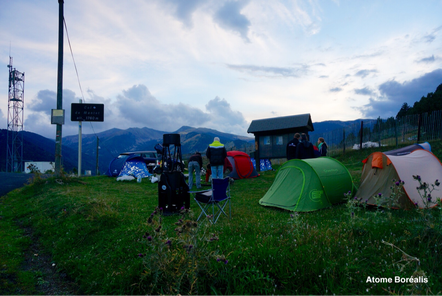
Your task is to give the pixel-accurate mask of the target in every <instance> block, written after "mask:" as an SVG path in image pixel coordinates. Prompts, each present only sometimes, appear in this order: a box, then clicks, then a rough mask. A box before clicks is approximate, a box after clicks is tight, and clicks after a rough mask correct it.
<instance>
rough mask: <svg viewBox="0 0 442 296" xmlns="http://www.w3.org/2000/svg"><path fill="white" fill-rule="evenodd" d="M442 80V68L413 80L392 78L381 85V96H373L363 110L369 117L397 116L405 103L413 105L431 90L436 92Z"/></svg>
mask: <svg viewBox="0 0 442 296" xmlns="http://www.w3.org/2000/svg"><path fill="white" fill-rule="evenodd" d="M441 82H442V69H437V70H434V71H432V72H429V73H426V74H424V75H422V76H421V77H418V78H415V79H413V80H411V81H405V82H403V83H399V82H397V81H395V80H390V81H387V82H384V83H382V84H381V85H380V86H379V92H380V96H378V97H371V98H370V99H369V104H367V105H364V106H363V107H362V109H361V112H362V114H363V115H364V116H366V117H369V118H377V117H379V116H380V117H381V118H387V117H391V116H396V114H397V112H399V110H400V108H401V106H402V105H403V103H407V104H408V105H411V106H412V105H413V104H414V103H415V102H417V101H419V100H420V99H421V98H422V97H423V96H426V95H427V94H428V93H429V92H434V91H435V90H436V88H437V86H438V85H439V84H440V83H441Z"/></svg>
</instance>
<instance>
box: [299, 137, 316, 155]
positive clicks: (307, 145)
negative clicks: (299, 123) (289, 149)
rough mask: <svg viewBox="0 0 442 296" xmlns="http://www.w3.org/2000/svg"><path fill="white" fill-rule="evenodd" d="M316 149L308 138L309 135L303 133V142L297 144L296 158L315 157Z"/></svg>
mask: <svg viewBox="0 0 442 296" xmlns="http://www.w3.org/2000/svg"><path fill="white" fill-rule="evenodd" d="M315 157H316V156H315V150H314V148H313V144H312V143H311V142H310V141H309V140H307V135H306V134H305V133H302V134H301V142H299V144H298V145H297V146H296V158H299V159H307V158H315Z"/></svg>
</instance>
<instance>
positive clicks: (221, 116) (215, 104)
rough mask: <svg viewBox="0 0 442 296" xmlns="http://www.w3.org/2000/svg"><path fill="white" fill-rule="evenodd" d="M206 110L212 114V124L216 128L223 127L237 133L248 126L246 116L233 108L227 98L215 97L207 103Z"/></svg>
mask: <svg viewBox="0 0 442 296" xmlns="http://www.w3.org/2000/svg"><path fill="white" fill-rule="evenodd" d="M206 110H207V111H208V112H209V114H210V118H211V123H212V126H214V127H215V128H216V127H218V128H217V129H219V128H220V127H222V129H224V130H227V131H228V132H231V133H237V132H238V130H241V129H244V128H245V127H247V122H246V120H245V119H244V116H243V114H242V113H241V112H239V111H234V110H232V107H231V106H230V104H229V103H228V102H227V101H226V100H225V99H220V98H219V97H215V99H213V100H210V101H209V103H207V105H206Z"/></svg>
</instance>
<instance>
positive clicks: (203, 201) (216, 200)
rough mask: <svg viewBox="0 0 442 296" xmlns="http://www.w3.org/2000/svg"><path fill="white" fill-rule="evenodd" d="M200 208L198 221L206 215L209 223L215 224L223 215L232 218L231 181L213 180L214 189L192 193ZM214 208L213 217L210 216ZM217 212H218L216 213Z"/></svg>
mask: <svg viewBox="0 0 442 296" xmlns="http://www.w3.org/2000/svg"><path fill="white" fill-rule="evenodd" d="M189 193H191V194H192V195H193V196H194V199H195V201H196V203H197V204H198V206H199V207H200V208H201V214H200V215H199V216H198V219H197V221H199V219H200V218H201V217H202V216H203V215H205V216H206V217H209V218H210V219H209V221H210V222H211V223H212V224H215V223H216V221H218V219H219V217H220V216H221V214H224V215H226V216H228V217H229V218H232V205H231V202H230V179H229V177H227V178H225V179H212V189H208V190H201V191H190V192H189ZM227 204H229V215H227V213H226V211H225V210H224V209H225V208H226V205H227ZM210 208H212V215H211V216H210V215H209V212H210V211H209V210H210ZM215 210H216V211H215Z"/></svg>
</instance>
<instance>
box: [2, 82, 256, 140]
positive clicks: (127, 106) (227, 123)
mask: <svg viewBox="0 0 442 296" xmlns="http://www.w3.org/2000/svg"><path fill="white" fill-rule="evenodd" d="M87 93H88V95H89V97H90V99H88V102H87V103H92V102H93V103H103V104H104V122H93V123H90V122H84V123H83V133H84V134H87V133H88V132H89V133H91V132H99V131H104V130H107V129H111V128H119V129H127V128H130V127H139V128H141V127H149V128H152V129H156V130H159V131H165V132H172V131H175V130H177V129H179V128H180V127H182V126H183V125H188V126H193V127H207V128H213V129H216V130H219V131H222V132H227V133H233V134H241V131H244V132H243V134H244V135H245V131H246V130H247V127H248V123H247V121H246V120H245V119H244V116H243V114H242V113H241V112H239V111H235V110H233V109H232V107H231V106H230V104H229V103H228V102H227V100H226V99H220V98H219V97H215V98H214V99H212V100H209V102H208V103H207V104H206V105H205V108H206V111H203V110H201V109H198V108H195V107H192V106H190V105H187V104H184V103H178V104H166V103H162V102H160V101H159V100H158V99H157V98H155V97H154V96H153V95H152V94H151V93H150V91H149V89H148V88H147V87H146V86H145V85H142V84H139V85H134V86H132V87H131V88H128V89H125V90H123V91H122V92H121V94H120V95H118V96H117V98H116V100H110V99H105V98H103V97H100V96H97V95H96V94H95V93H94V92H93V91H92V90H88V91H87ZM56 96H57V94H56V93H55V92H53V91H50V90H41V91H39V92H38V94H37V98H36V99H35V100H34V101H32V102H31V103H30V104H29V109H28V111H29V112H28V114H27V119H26V122H25V130H27V131H30V132H34V133H37V134H40V135H43V136H45V137H48V138H55V125H51V124H50V119H51V116H50V113H51V109H55V107H56ZM78 101H79V98H77V97H76V96H75V93H74V92H72V91H70V90H67V89H65V90H63V108H64V109H65V114H66V120H65V124H64V125H63V136H66V135H75V134H77V133H78V122H72V121H70V114H71V103H77V102H78ZM1 115H2V114H1V110H0V117H1ZM92 124H93V126H92ZM90 127H93V129H92V130H90V129H89V128H90Z"/></svg>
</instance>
